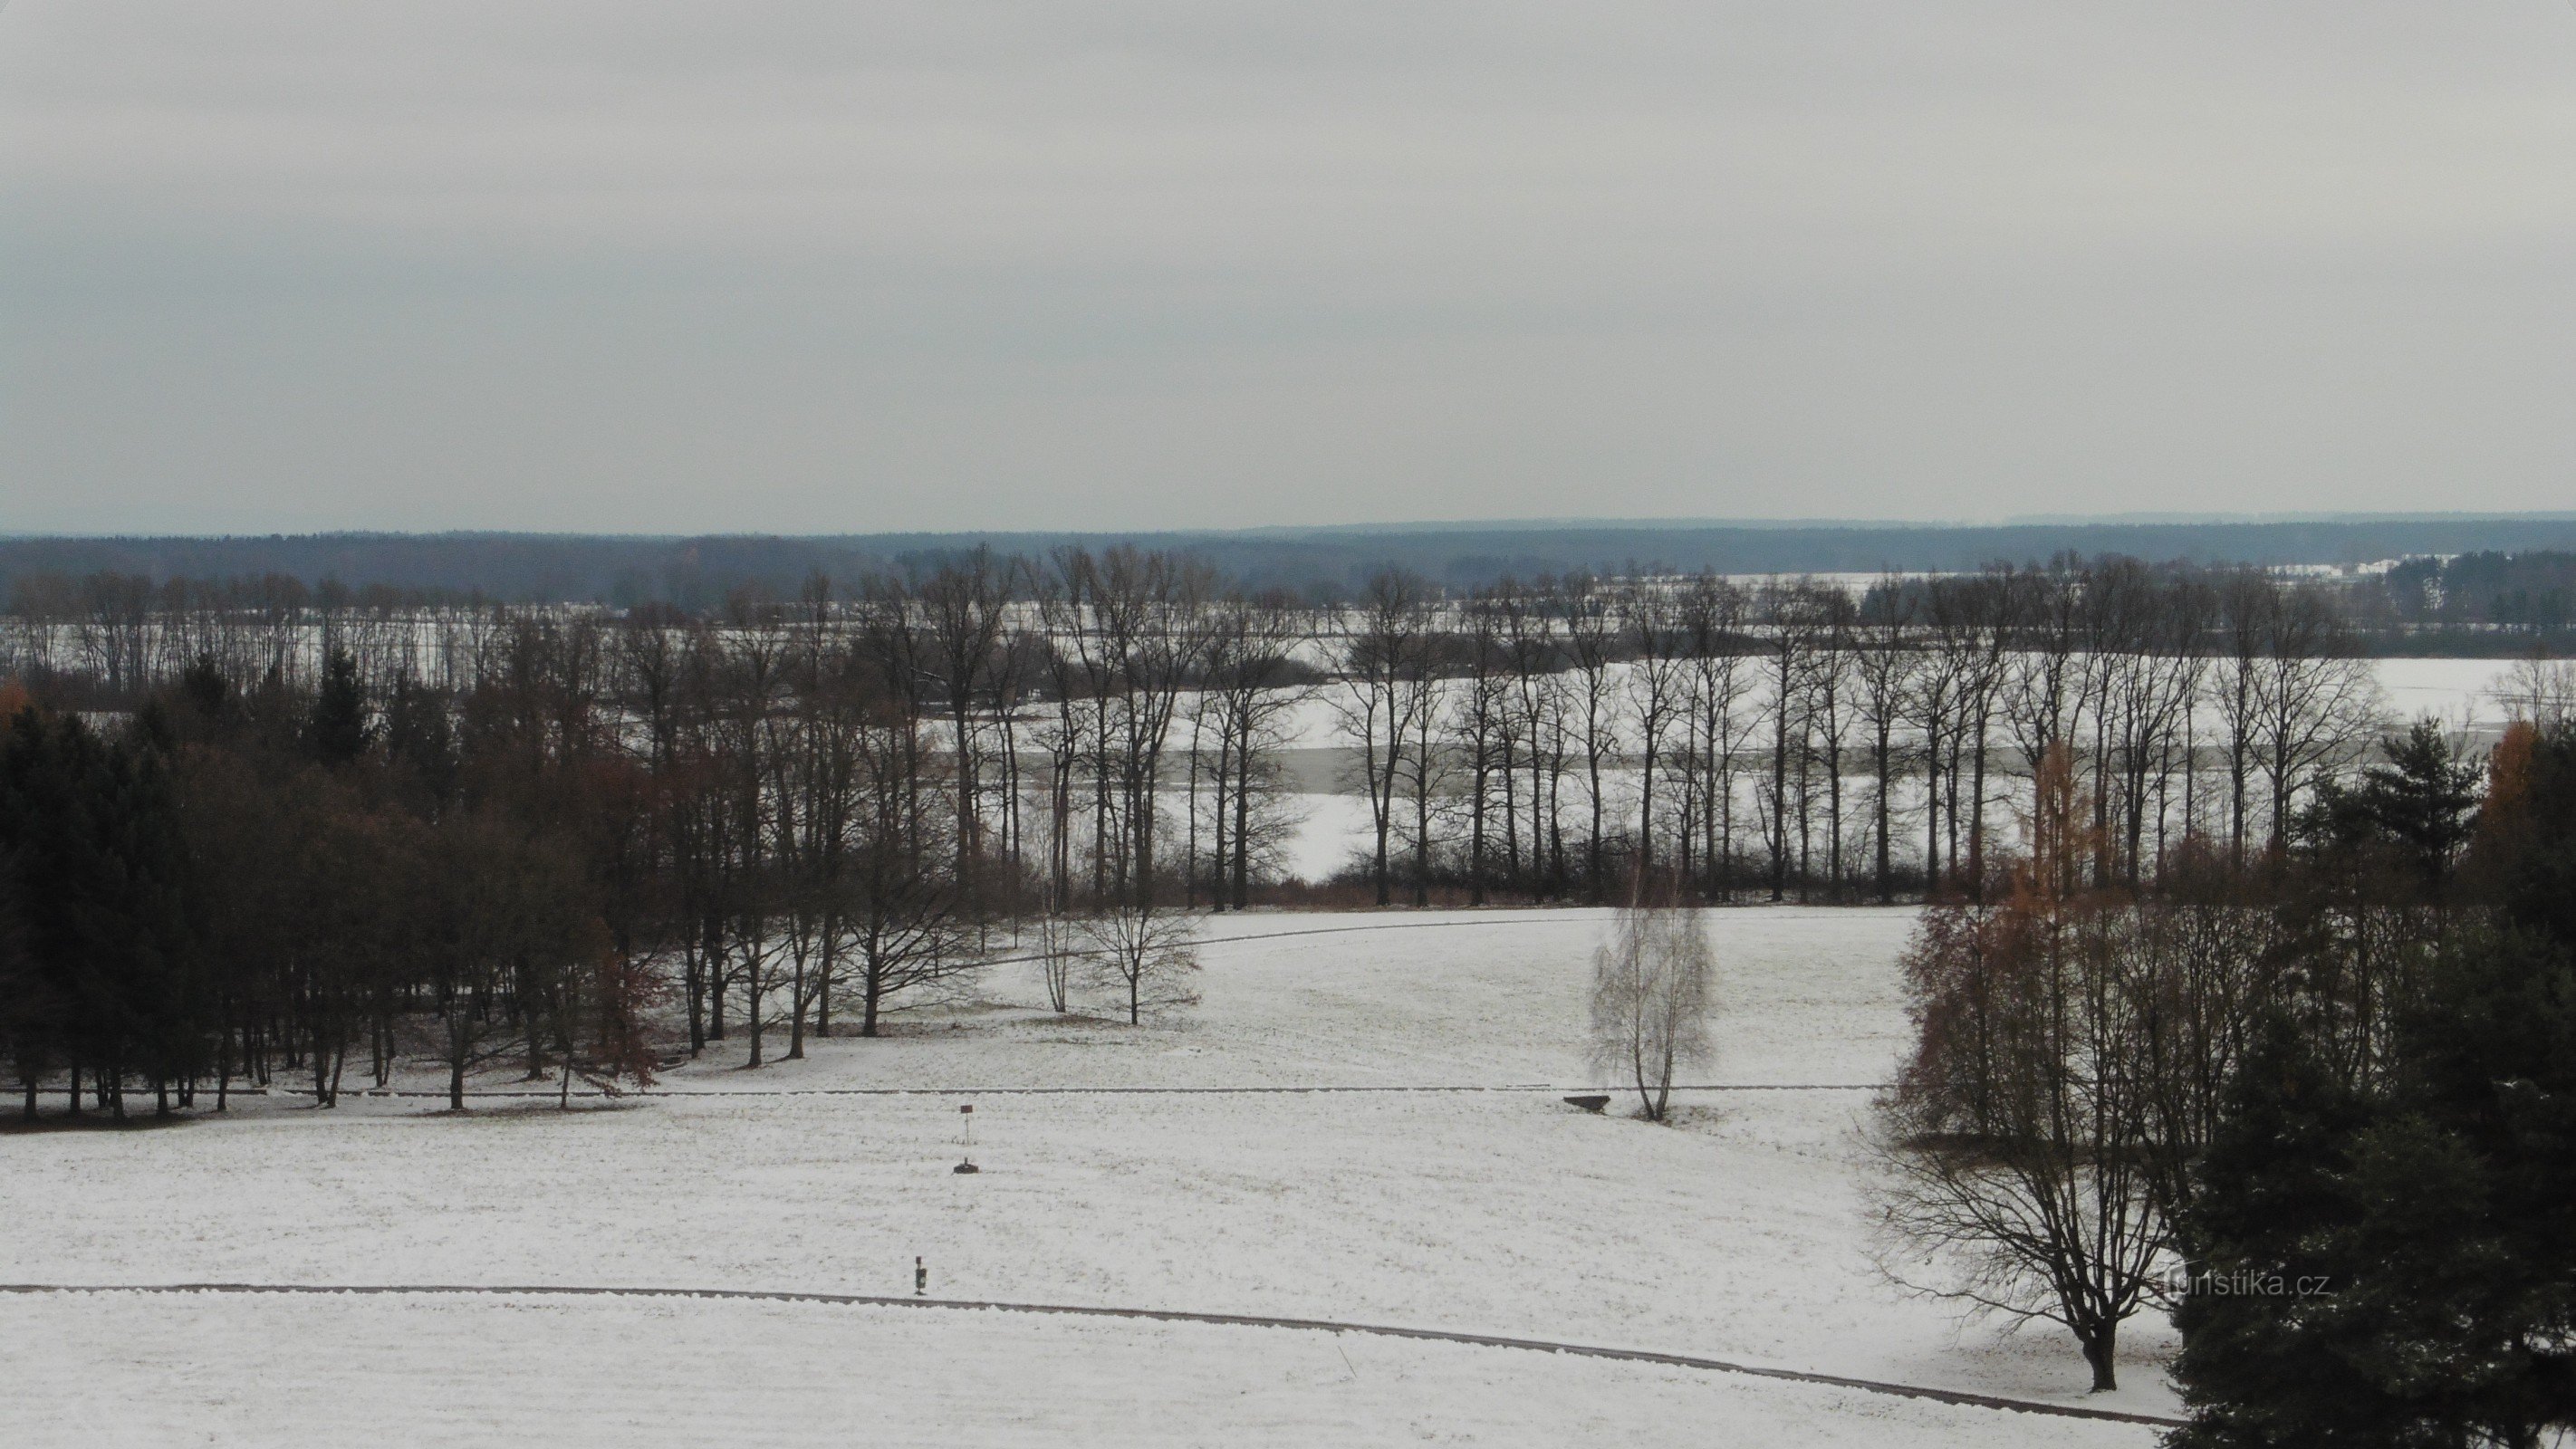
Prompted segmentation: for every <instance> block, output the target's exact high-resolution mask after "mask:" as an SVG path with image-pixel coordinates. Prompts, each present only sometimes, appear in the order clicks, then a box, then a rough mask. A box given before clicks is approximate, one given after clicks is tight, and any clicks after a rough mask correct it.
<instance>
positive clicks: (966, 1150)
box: [949, 1102, 984, 1172]
mask: <svg viewBox="0 0 2576 1449" xmlns="http://www.w3.org/2000/svg"><path fill="white" fill-rule="evenodd" d="M957 1120H958V1121H960V1122H962V1123H964V1124H965V1127H964V1130H963V1131H962V1133H961V1134H960V1135H959V1137H958V1140H957V1150H958V1157H959V1161H958V1163H957V1165H956V1166H955V1167H952V1168H950V1169H949V1171H951V1172H982V1171H983V1170H984V1169H982V1168H980V1167H977V1166H976V1165H975V1104H974V1103H972V1102H968V1103H965V1104H963V1105H961V1106H960V1107H958V1109H957Z"/></svg>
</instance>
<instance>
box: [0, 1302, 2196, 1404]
mask: <svg viewBox="0 0 2576 1449" xmlns="http://www.w3.org/2000/svg"><path fill="white" fill-rule="evenodd" d="M0 1293H8V1294H16V1295H20V1296H28V1295H37V1294H67V1295H68V1294H141V1295H156V1296H157V1295H182V1296H189V1295H203V1294H223V1295H244V1294H247V1295H295V1296H325V1297H338V1296H343V1295H349V1296H359V1297H380V1296H387V1295H390V1296H396V1297H405V1298H420V1297H432V1298H435V1297H481V1298H680V1299H705V1300H716V1301H725V1302H749V1303H814V1304H828V1305H832V1306H837V1307H867V1308H908V1309H945V1310H951V1311H969V1312H989V1313H1041V1314H1051V1315H1071V1316H1075V1317H1084V1318H1121V1319H1133V1320H1141V1321H1147V1322H1154V1323H1206V1324H1216V1325H1220V1326H1223V1327H1229V1328H1286V1329H1296V1330H1300V1331H1305V1332H1321V1333H1359V1334H1367V1335H1370V1336H1372V1337H1376V1338H1404V1339H1416V1340H1421V1341H1424V1342H1433V1343H1461V1344H1467V1345H1470V1346H1473V1347H1477V1348H1498V1349H1510V1350H1517V1351H1521V1352H1533V1353H1549V1354H1567V1355H1572V1356H1574V1357H1578V1358H1598V1359H1610V1360H1615V1361H1618V1362H1623V1363H1651V1364H1663V1365H1668V1366H1670V1367H1674V1368H1687V1369H1699V1370H1702V1371H1705V1372H1710V1373H1727V1374H1744V1375H1748V1376H1750V1377H1754V1378H1765V1379H1781V1380H1786V1381H1789V1382H1792V1383H1804V1384H1821V1385H1825V1386H1827V1387H1831V1388H1838V1389H1855V1390H1858V1391H1860V1392H1863V1393H1871V1394H1886V1395H1890V1396H1892V1397H1895V1398H1901V1399H1927V1400H1930V1401H1931V1402H1933V1403H1938V1404H1950V1405H1955V1406H1958V1407H1963V1408H1977V1409H1998V1410H2009V1411H2012V1412H2017V1413H2025V1414H2048V1415H2055V1416H2058V1417H2062V1418H2069V1419H2096V1420H2103V1421H2107V1422H2111V1423H2120V1424H2166V1425H2170V1424H2178V1423H2180V1422H2182V1421H2181V1420H2179V1419H2174V1418H2170V1417H2166V1416H2163V1415H2156V1414H2137V1413H2127V1412H2123V1411H2121V1410H2117V1409H2097V1408H2090V1407H2087V1406H2085V1405H2081V1404H2063V1403H2047V1402H2042V1401H2039V1400H2033V1399H2010V1398H2001V1397H1997V1396H1995V1395H1992V1394H1972V1393H1963V1392H1960V1391H1958V1390H1955V1389H1938V1388H1929V1387H1926V1386H1924V1385H1920V1384H1896V1383H1884V1382H1881V1381H1879V1380H1876V1379H1856V1378H1845V1377H1842V1376H1839V1375H1835V1374H1819V1373H1806V1372H1802V1371H1800V1370H1797V1369H1783V1368H1763V1367H1760V1366H1758V1365H1754V1364H1741V1363H1729V1362H1726V1361H1725V1360H1722V1359H1713V1358H1699V1357H1695V1356H1693V1355H1689V1354H1677V1353H1658V1352H1655V1351H1653V1350H1651V1349H1635V1348H1603V1347H1600V1346H1598V1345H1595V1344H1583V1343H1562V1342H1558V1341H1555V1340H1552V1339H1536V1338H1503V1337H1497V1336H1495V1335H1492V1334H1483V1333H1462V1332H1459V1331H1456V1330H1453V1329H1440V1328H1403V1327H1396V1326H1394V1325H1391V1324H1382V1323H1350V1322H1344V1321H1341V1320H1337V1319H1327V1318H1270V1317H1264V1316H1261V1315H1258V1314H1247V1313H1192V1312H1188V1311H1185V1310H1181V1309H1171V1308H1110V1307H1101V1306H1097V1305H1084V1304H1069V1303H992V1302H980V1301H976V1300H972V1299H962V1298H928V1297H912V1298H895V1297H887V1296H880V1295H870V1294H855V1293H793V1292H778V1291H768V1290H761V1289H751V1288H635V1287H593V1286H581V1285H565V1284H543V1285H531V1284H492V1285H488V1286H485V1285H477V1284H457V1283H112V1284H81V1283H0Z"/></svg>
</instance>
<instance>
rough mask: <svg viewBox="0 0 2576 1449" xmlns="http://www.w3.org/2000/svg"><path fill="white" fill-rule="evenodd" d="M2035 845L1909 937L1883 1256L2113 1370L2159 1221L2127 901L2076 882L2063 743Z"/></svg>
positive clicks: (2149, 1280)
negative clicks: (2031, 1323) (1907, 1031)
mask: <svg viewBox="0 0 2576 1449" xmlns="http://www.w3.org/2000/svg"><path fill="white" fill-rule="evenodd" d="M2039 775H2040V780H2039V794H2038V799H2039V807H2038V809H2037V810H2035V811H2034V812H2032V814H2031V816H2030V817H2029V835H2030V852H2029V855H2028V856H2027V858H2026V859H2024V860H2022V861H2020V862H2017V863H2016V867H2015V869H2014V870H2013V872H2012V886H2011V889H2010V891H2009V893H2008V895H2007V896H2006V898H2005V899H2004V900H2003V901H2002V902H2001V903H1999V904H1996V905H1991V906H1990V905H1985V904H1980V903H1977V902H1974V901H1970V902H1966V903H1958V904H1951V905H1945V906H1938V907H1935V908H1934V909H1933V910H1932V911H1930V912H1929V913H1927V914H1926V916H1925V917H1924V919H1923V922H1922V924H1921V925H1920V926H1919V927H1918V928H1917V932H1916V936H1915V939H1914V942H1913V943H1912V945H1911V946H1909V948H1908V949H1907V952H1906V957H1905V966H1906V973H1907V977H1908V986H1909V990H1910V993H1911V995H1912V997H1913V1001H1912V1013H1913V1016H1914V1019H1915V1022H1916V1026H1917V1028H1918V1031H1919V1033H1920V1036H1919V1040H1918V1043H1917V1046H1916V1051H1915V1056H1914V1059H1913V1060H1912V1061H1911V1062H1910V1063H1908V1064H1907V1065H1906V1067H1905V1069H1904V1071H1903V1072H1902V1074H1901V1075H1900V1077H1899V1079H1898V1082H1897V1085H1896V1086H1895V1087H1894V1088H1893V1089H1892V1090H1891V1091H1890V1092H1889V1093H1888V1095H1887V1096H1886V1097H1885V1098H1884V1099H1882V1101H1881V1102H1880V1104H1879V1158H1880V1161H1881V1164H1882V1167H1883V1169H1884V1178H1883V1183H1882V1186H1881V1189H1880V1196H1879V1207H1880V1213H1881V1221H1882V1223H1883V1224H1884V1226H1885V1228H1886V1229H1887V1230H1888V1232H1889V1234H1890V1239H1891V1242H1890V1248H1889V1251H1888V1253H1887V1254H1886V1255H1885V1256H1883V1257H1882V1259H1881V1264H1880V1266H1881V1267H1882V1269H1884V1270H1885V1271H1887V1272H1888V1273H1889V1275H1890V1276H1891V1277H1893V1278H1894V1279H1895V1280H1896V1281H1897V1282H1899V1283H1901V1284H1903V1285H1905V1286H1907V1287H1909V1288H1913V1289H1916V1290H1918V1291H1922V1292H1926V1293H1931V1294H1934V1295H1937V1296H1942V1297H1947V1298H1952V1299H1956V1300H1961V1301H1964V1302H1966V1303H1969V1304H1971V1305H1973V1306H1974V1307H1975V1308H1977V1309H1980V1310H1985V1311H1991V1312H1996V1313H2001V1314H2003V1315H2006V1316H2007V1317H2009V1318H2012V1319H2014V1320H2028V1319H2045V1320H2048V1321H2052V1322H2056V1323H2059V1324H2062V1325H2064V1326H2065V1327H2066V1328H2067V1329H2068V1331H2070V1332H2071V1333H2073V1334H2074V1336H2075V1339H2076V1342H2077V1343H2078V1344H2079V1345H2080V1346H2081V1348H2082V1349H2083V1352H2084V1358H2085V1361H2086V1363H2088V1364H2089V1365H2091V1367H2092V1371H2093V1388H2094V1389H2095V1391H2097V1392H2098V1391H2101V1390H2106V1389H2111V1388H2116V1387H2117V1386H2118V1377H2117V1367H2116V1365H2117V1358H2118V1343H2119V1332H2120V1325H2121V1324H2122V1323H2123V1322H2125V1321H2127V1319H2128V1318H2129V1317H2130V1316H2131V1315H2133V1314H2135V1313H2136V1312H2137V1311H2138V1309H2139V1307H2140V1306H2141V1305H2142V1304H2143V1303H2144V1302H2145V1301H2146V1300H2147V1298H2148V1296H2149V1295H2150V1293H2151V1292H2152V1290H2153V1274H2154V1272H2155V1269H2156V1268H2157V1267H2158V1265H2159V1263H2160V1260H2161V1257H2162V1255H2163V1253H2164V1251H2165V1245H2166V1229H2165V1225H2164V1220H2163V1218H2162V1215H2161V1214H2160V1213H2159V1212H2158V1210H2157V1204H2156V1201H2155V1193H2154V1188H2155V1180H2154V1172H2153V1158H2152V1156H2151V1154H2150V1153H2148V1152H2147V1151H2146V1150H2145V1147H2146V1141H2145V1132H2146V1124H2147V1121H2148V1109H2149V1105H2150V1104H2149V1098H2150V1096H2151V1093H2150V1091H2149V1084H2148V1083H2146V1082H2145V1081H2143V1080H2142V1078H2141V1074H2140V1073H2138V1072H2137V1071H2135V1070H2133V1069H2132V1068H2133V1065H2134V1049H2135V1045H2136V1042H2137V1040H2138V1038H2139V1035H2140V1024H2139V1021H2138V1019H2137V1016H2138V1010H2139V1008H2140V1007H2141V1006H2142V1005H2144V1004H2145V1003H2144V1002H2142V1001H2141V1000H2140V998H2139V996H2138V994H2137V993H2134V992H2131V991H2128V990H2124V989H2123V986H2124V982H2123V979H2122V960H2121V946H2122V942H2121V939H2120V935H2121V933H2120V931H2119V930H2118V929H2117V926H2118V923H2119V922H2120V920H2121V915H2120V913H2119V912H2118V911H2117V910H2116V909H2114V908H2113V906H2114V903H2113V902H2111V901H2110V900H2109V899H2107V898H2106V897H2105V896H2104V895H2103V894H2102V893H2100V892H2095V891H2090V890H2088V889H2086V887H2085V886H2084V877H2085V875H2086V873H2087V870H2088V867H2089V866H2090V864H2091V861H2092V859H2093V853H2094V851H2095V850H2096V849H2097V848H2098V847H2097V845H2096V843H2095V842H2094V841H2093V839H2092V838H2091V836H2092V827H2091V824H2090V821H2089V819H2088V817H2089V816H2090V814H2091V805H2090V802H2088V801H2086V800H2085V799H2084V798H2083V795H2082V792H2081V791H2080V790H2079V789H2078V788H2077V786H2076V783H2075V779H2074V773H2073V770H2072V769H2071V767H2070V765H2069V763H2068V760H2067V757H2066V755H2065V752H2064V751H2062V750H2059V751H2052V752H2051V753H2050V755H2049V756H2048V757H2047V758H2046V759H2045V760H2043V761H2042V762H2041V765H2040V770H2039Z"/></svg>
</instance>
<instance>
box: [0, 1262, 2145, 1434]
mask: <svg viewBox="0 0 2576 1449" xmlns="http://www.w3.org/2000/svg"><path fill="white" fill-rule="evenodd" d="M0 1337H5V1339H6V1340H7V1341H8V1342H9V1343H10V1345H11V1348H10V1351H9V1361H10V1366H11V1369H12V1377H13V1379H14V1380H15V1384H14V1385H13V1389H12V1391H11V1392H10V1393H9V1394H8V1395H6V1396H0V1433H5V1435H6V1437H7V1441H8V1442H9V1443H11V1444H14V1445H27V1446H38V1445H85V1446H105V1445H128V1444H141V1445H177V1444H209V1443H212V1444H241V1443H258V1444H263V1445H274V1446H278V1449H301V1446H314V1449H322V1446H331V1449H339V1446H344V1445H349V1444H405V1445H423V1446H448V1445H453V1446H458V1449H493V1446H496V1445H502V1444H513V1443H537V1444H544V1445H549V1446H579V1445H592V1444H600V1445H618V1446H637V1445H656V1444H689V1445H706V1444H745V1445H763V1446H767V1445H803V1444H813V1445H833V1446H842V1445H850V1444H867V1445H889V1446H891V1445H940V1446H951V1445H957V1444H969V1445H977V1446H986V1445H992V1446H1005V1445H1046V1446H1062V1445H1068V1444H1076V1445H1088V1444H1097V1445H1119V1446H1127V1445H1134V1446H1166V1445H1169V1446H1180V1445H1209V1444H1224V1445H1259V1444H1281V1445H1333V1446H1343V1445H1351V1446H1365V1445H1395V1444H1406V1445H1411V1444H1425V1443H1430V1444H1530V1445H1629V1444H1636V1445H1646V1444H1709V1443H1718V1444H1743V1445H1843V1444H1854V1443H1861V1442H1865V1441H1866V1442H1870V1443H1875V1444H1881V1445H1908V1446H1913V1445H1923V1446H1938V1445H1958V1446H1962V1449H1966V1446H1971V1445H2006V1446H2009V1445H2018V1444H2031V1445H2038V1444H2063V1445H2074V1446H2089V1445H2105V1446H2107V1445H2141V1444H2144V1443H2145V1442H2146V1436H2145V1434H2144V1432H2143V1431H2141V1430H2139V1429H2136V1428H2131V1427H2127V1426H2123V1425H2117V1424H2100V1423H2086V1422H2082V1421H2077V1420H2067V1419H2042V1418H2037V1417H2034V1416H2030V1415H2024V1414H2012V1413H1997V1412H1995V1411H1994V1410H1991V1409H1977V1408H1951V1407H1945V1406H1942V1405H1939V1404H1930V1403H1923V1402H1919V1401H1914V1400H1907V1399H1891V1398H1884V1397H1880V1396H1877V1395H1873V1394H1865V1393H1855V1392H1851V1391H1848V1390H1842V1389H1834V1388H1827V1387H1821V1386H1816V1385H1809V1384H1782V1383H1773V1382H1768V1381H1765V1380H1761V1379H1747V1378H1738V1377H1732V1376H1721V1375H1711V1374H1707V1373H1701V1372H1695V1371H1692V1370H1688V1369H1677V1368H1663V1367H1657V1366H1654V1365H1650V1364H1630V1363H1610V1362H1603V1361H1600V1360H1588V1359H1578V1358H1562V1357H1556V1356H1552V1355H1544V1354H1528V1353H1508V1352H1500V1351H1496V1350H1492V1349H1479V1348H1469V1347H1464V1346H1461V1345H1456V1344H1443V1343H1409V1342H1402V1341H1390V1340H1386V1339H1377V1338H1367V1337H1361V1336H1346V1335H1327V1334H1317V1333H1300V1332H1292V1331H1288V1330H1283V1329H1263V1328H1216V1327H1206V1326H1200V1325H1191V1324H1140V1323H1119V1322H1108V1323H1104V1322H1098V1321H1080V1320H1072V1319H1063V1318H1041V1317H1033V1316H1028V1315H1019V1314H996V1313H959V1314H950V1313H935V1312H934V1313H917V1312H911V1311H907V1310H903V1309H852V1308H820V1307H807V1306H798V1305H773V1304H745V1303H696V1302H691V1303H667V1302H652V1301H639V1300H633V1299H591V1300H580V1301H574V1302H563V1301H555V1300H542V1299H524V1298H523V1299H497V1300H494V1299H472V1300H462V1301H439V1300H420V1299H382V1298H319V1299H315V1298H296V1299H286V1298H250V1299H241V1298H233V1299H218V1298H196V1299H185V1300H169V1299H145V1298H120V1297H114V1296H89V1297H80V1298H51V1299H11V1300H0ZM29 1385H46V1386H48V1388H47V1389H46V1391H45V1392H42V1393H29V1392H28V1391H27V1389H28V1386H29Z"/></svg>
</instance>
